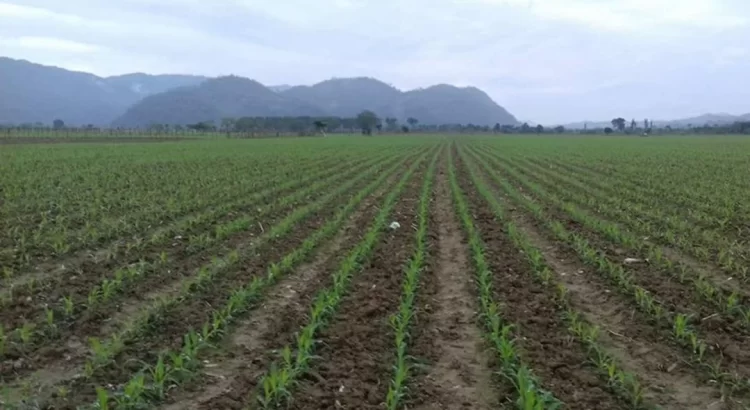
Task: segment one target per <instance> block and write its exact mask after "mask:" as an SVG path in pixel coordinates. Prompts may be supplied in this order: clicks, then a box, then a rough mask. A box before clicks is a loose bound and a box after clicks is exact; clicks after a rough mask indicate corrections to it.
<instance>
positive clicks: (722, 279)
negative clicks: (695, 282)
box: [512, 163, 750, 300]
mask: <svg viewBox="0 0 750 410" xmlns="http://www.w3.org/2000/svg"><path fill="white" fill-rule="evenodd" d="M512 165H513V166H514V167H515V168H517V169H518V170H519V171H520V172H521V173H523V174H525V175H526V176H527V177H528V178H530V179H531V180H533V181H534V182H536V183H537V184H539V185H540V186H542V187H544V188H545V189H546V190H548V191H550V192H557V193H558V194H560V192H565V187H564V186H562V191H561V186H560V185H550V184H553V183H554V181H552V180H545V179H543V178H539V177H538V175H536V174H535V173H534V171H533V169H531V170H530V169H526V168H525V167H523V166H519V165H516V164H515V163H513V164H512ZM575 205H576V207H578V208H579V209H581V210H584V211H586V212H588V213H589V214H591V215H599V214H601V213H600V212H599V210H598V209H597V208H596V207H594V206H592V205H590V204H583V203H581V202H575ZM599 217H600V218H602V216H599ZM605 219H606V218H605ZM652 219H653V218H652ZM607 222H608V223H611V224H613V225H615V226H617V227H618V228H619V229H620V230H621V231H623V232H631V233H633V234H636V235H637V234H638V232H635V231H633V229H631V228H628V227H627V226H625V225H624V224H622V223H620V222H619V221H612V220H607ZM641 234H645V233H643V231H641ZM642 240H643V241H644V242H645V243H648V244H649V245H650V246H658V248H659V249H660V250H661V251H662V253H663V254H664V256H666V257H667V258H668V259H670V260H672V261H673V262H677V263H680V264H682V265H684V266H686V267H688V268H690V270H692V271H694V272H695V273H698V274H700V275H702V276H703V277H705V278H706V279H707V280H709V281H710V282H711V283H712V284H713V285H714V286H715V287H717V288H718V289H721V290H723V291H724V292H727V294H731V293H732V292H737V294H738V295H742V296H743V298H744V300H747V298H748V297H749V296H750V290H748V289H746V288H745V287H744V286H743V283H742V282H741V281H740V280H738V279H739V278H732V277H731V276H730V275H729V274H728V273H727V272H724V271H722V269H721V268H720V267H719V266H717V265H715V264H711V263H704V262H700V261H698V260H697V259H695V258H694V257H692V256H689V255H687V254H686V253H685V252H684V251H682V250H679V249H677V248H674V247H671V246H669V245H667V244H665V242H664V241H661V242H659V243H656V242H654V241H652V240H650V239H649V238H648V237H643V238H642ZM640 257H643V258H645V257H646V256H645V255H640ZM664 274H669V273H668V272H664Z"/></svg>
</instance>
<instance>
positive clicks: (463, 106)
mask: <svg viewBox="0 0 750 410" xmlns="http://www.w3.org/2000/svg"><path fill="white" fill-rule="evenodd" d="M0 90H2V92H0V124H3V123H12V124H21V123H36V122H41V123H44V124H47V125H49V124H51V123H52V121H53V120H54V119H57V118H59V119H62V120H63V121H65V123H66V124H69V125H85V124H94V125H98V126H109V125H115V126H124V127H143V126H148V125H151V124H189V123H195V122H199V121H211V120H214V121H218V120H220V119H221V118H225V117H241V116H341V117H353V116H355V115H357V113H359V112H361V111H363V110H366V109H367V110H371V111H374V112H375V113H377V114H378V115H379V116H381V117H395V118H398V119H399V120H401V121H405V120H406V119H407V118H409V117H414V118H417V119H418V120H419V123H420V124H455V123H460V124H469V123H471V124H476V125H490V126H491V125H494V124H495V123H500V124H517V121H516V119H515V117H514V116H513V115H511V114H510V113H509V112H508V111H507V110H505V109H504V108H503V107H501V106H499V105H498V104H497V103H495V102H494V101H493V100H492V99H491V98H490V97H489V96H488V95H487V94H486V93H484V92H483V91H481V90H479V89H477V88H474V87H465V88H459V87H454V86H451V85H445V84H441V85H436V86H432V87H428V88H424V89H418V90H412V91H408V92H402V91H400V90H398V89H396V88H394V87H392V86H390V85H388V84H386V83H384V82H382V81H379V80H376V79H372V78H340V79H332V80H327V81H323V82H321V83H318V84H315V85H312V86H290V85H276V86H270V87H266V86H264V85H263V84H261V83H259V82H257V81H254V80H250V79H247V78H242V77H236V76H228V77H220V78H207V77H201V76H190V75H148V74H142V73H137V74H127V75H122V76H117V77H98V76H95V75H93V74H88V73H81V72H74V71H69V70H65V69H61V68H57V67H49V66H43V65H39V64H34V63H31V62H28V61H24V60H13V59H9V58H3V57H0Z"/></svg>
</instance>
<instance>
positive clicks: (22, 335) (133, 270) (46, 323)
mask: <svg viewBox="0 0 750 410" xmlns="http://www.w3.org/2000/svg"><path fill="white" fill-rule="evenodd" d="M366 166H369V164H367V165H365V166H363V167H361V168H360V167H357V169H356V170H354V171H355V172H357V171H359V170H360V169H362V170H363V171H365V170H366V169H367V168H366ZM376 166H377V165H376ZM371 168H372V167H371ZM340 179H343V177H342V176H341V175H340V174H339V175H333V176H331V177H329V178H324V179H319V180H317V181H316V182H314V183H312V184H308V185H307V186H305V187H304V188H303V189H300V190H298V191H295V192H293V193H291V194H289V195H286V196H284V197H281V198H278V199H276V200H275V201H274V202H273V203H271V204H269V205H268V206H265V207H264V209H263V211H261V212H258V213H256V214H254V215H253V216H252V217H249V216H246V217H240V218H237V219H235V220H234V221H232V222H230V223H228V224H225V225H219V226H216V228H215V230H216V236H211V237H207V238H206V239H201V240H200V244H201V247H203V248H207V247H208V246H209V245H211V244H213V243H218V242H219V241H222V240H224V239H226V238H228V237H229V236H231V235H233V234H235V233H238V232H241V231H244V230H246V229H247V228H248V227H249V226H250V225H251V223H252V222H254V221H259V220H260V219H261V218H262V217H263V216H265V215H267V214H269V213H270V212H271V211H272V210H274V209H275V208H278V207H279V205H280V204H283V203H294V202H297V201H299V200H301V199H303V198H307V197H309V195H311V194H314V193H317V192H318V191H321V190H323V189H324V188H326V187H328V186H331V185H334V182H336V181H338V180H340ZM310 182H312V181H310ZM268 196H270V193H269V194H265V195H263V196H261V197H259V199H258V200H260V198H265V197H268ZM188 246H194V245H188ZM173 249H174V247H173ZM170 251H171V249H170ZM172 253H173V252H170V253H169V254H167V253H166V252H164V251H162V252H161V253H158V254H157V255H156V256H155V259H154V260H153V261H150V262H147V261H145V260H141V261H140V262H138V263H136V264H129V265H127V266H123V267H120V268H118V269H117V270H115V272H114V277H112V278H108V279H104V280H103V281H102V282H101V283H100V284H98V285H96V286H95V287H93V288H91V290H90V291H89V292H88V295H72V294H71V295H68V296H63V298H62V304H61V306H60V307H58V308H55V307H54V306H53V307H49V306H44V312H40V314H39V315H38V316H42V315H41V313H43V316H42V317H38V318H37V320H36V321H24V323H23V324H22V325H21V326H20V327H19V328H17V329H8V330H7V333H8V335H9V337H8V338H7V339H6V343H11V344H14V343H15V344H17V345H18V346H19V349H21V351H22V352H26V354H28V351H29V349H30V348H31V347H32V346H31V345H30V344H34V343H35V342H37V341H38V340H37V339H41V340H44V341H52V340H56V339H57V338H58V336H59V335H60V327H61V326H67V327H73V325H74V322H75V320H76V319H78V318H79V317H80V316H81V315H82V314H84V313H87V314H88V315H91V314H92V313H94V312H96V311H97V310H98V309H99V308H101V307H103V306H106V305H110V304H112V303H113V302H115V301H117V300H118V296H119V295H122V294H123V292H124V290H125V288H126V287H128V286H133V285H139V284H140V283H141V282H142V281H143V280H144V278H145V277H146V276H147V275H157V274H159V273H161V272H162V271H167V270H173V269H170V266H169V265H168V260H169V259H171V256H172ZM159 276H160V277H164V275H159ZM79 306H82V308H81V307H79ZM60 322H63V323H60ZM68 322H73V323H72V324H71V325H68ZM29 331H31V332H32V334H31V335H28V332H29ZM0 353H1V352H0ZM9 354H10V353H9ZM0 358H2V354H0Z"/></svg>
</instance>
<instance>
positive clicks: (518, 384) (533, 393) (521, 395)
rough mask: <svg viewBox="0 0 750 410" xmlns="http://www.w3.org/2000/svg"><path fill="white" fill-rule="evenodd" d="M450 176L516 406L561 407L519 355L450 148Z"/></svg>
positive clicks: (491, 336)
mask: <svg viewBox="0 0 750 410" xmlns="http://www.w3.org/2000/svg"><path fill="white" fill-rule="evenodd" d="M448 179H449V183H450V187H451V192H452V196H453V204H454V208H455V211H456V215H457V216H458V218H459V220H460V221H461V224H462V226H463V228H464V232H465V233H466V236H467V237H468V239H469V248H470V250H471V255H472V257H473V259H474V269H475V273H476V275H477V286H478V287H479V304H480V312H481V314H482V317H483V318H484V321H485V325H486V327H487V330H486V334H487V338H488V339H489V340H490V342H491V344H492V346H493V347H494V349H495V351H496V353H497V355H498V358H499V359H500V366H501V367H502V369H501V373H502V374H503V375H504V376H505V377H506V378H507V379H508V380H509V381H511V382H512V383H513V385H514V386H515V389H516V393H517V394H518V398H517V401H516V404H517V407H518V408H519V409H523V410H527V409H528V410H542V409H556V408H561V407H562V403H561V402H560V401H559V400H558V399H557V398H556V397H554V395H553V394H552V393H550V392H548V391H546V390H544V389H543V388H542V387H541V384H540V383H538V382H537V380H536V377H535V376H534V375H533V374H531V372H530V371H529V369H528V367H527V366H526V365H525V364H524V362H523V360H522V359H521V358H520V357H519V355H518V352H517V351H516V349H515V346H514V344H513V336H512V334H511V333H512V329H513V325H512V324H511V323H506V322H505V321H504V320H503V318H502V315H501V311H502V308H501V307H500V306H499V305H498V304H497V303H496V302H495V301H494V300H493V291H492V272H491V270H490V266H489V263H488V262H487V260H486V259H485V256H484V253H485V252H484V248H485V246H484V243H483V241H482V239H481V237H480V236H479V232H478V231H477V229H476V227H475V225H474V221H473V219H472V217H471V215H470V213H469V207H468V204H467V202H466V197H465V195H464V193H463V192H462V191H461V187H460V186H459V184H458V180H457V178H456V170H455V166H454V163H453V155H452V153H451V152H450V151H449V155H448Z"/></svg>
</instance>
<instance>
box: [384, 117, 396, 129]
mask: <svg viewBox="0 0 750 410" xmlns="http://www.w3.org/2000/svg"><path fill="white" fill-rule="evenodd" d="M385 125H386V128H387V129H388V130H389V131H395V130H397V129H398V119H397V118H391V117H387V118H386V119H385Z"/></svg>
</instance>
